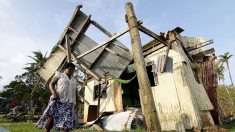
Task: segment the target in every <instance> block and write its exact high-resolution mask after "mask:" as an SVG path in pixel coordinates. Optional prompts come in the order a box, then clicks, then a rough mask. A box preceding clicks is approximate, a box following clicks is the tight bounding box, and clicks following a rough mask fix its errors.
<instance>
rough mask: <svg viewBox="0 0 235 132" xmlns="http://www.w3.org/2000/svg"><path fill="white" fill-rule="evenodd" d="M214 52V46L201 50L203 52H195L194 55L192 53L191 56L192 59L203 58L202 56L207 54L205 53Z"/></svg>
mask: <svg viewBox="0 0 235 132" xmlns="http://www.w3.org/2000/svg"><path fill="white" fill-rule="evenodd" d="M214 52H215V49H214V48H211V49H208V50H205V51H203V52H200V53H198V54H196V55H193V56H192V58H193V59H194V60H196V61H197V60H200V61H201V60H203V57H204V56H205V55H207V54H212V53H214Z"/></svg>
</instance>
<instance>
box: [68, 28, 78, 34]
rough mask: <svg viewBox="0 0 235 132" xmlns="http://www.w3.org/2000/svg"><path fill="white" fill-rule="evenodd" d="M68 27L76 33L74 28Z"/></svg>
mask: <svg viewBox="0 0 235 132" xmlns="http://www.w3.org/2000/svg"><path fill="white" fill-rule="evenodd" d="M69 29H70V30H71V31H73V32H74V33H78V32H77V31H76V30H75V29H73V28H72V27H69Z"/></svg>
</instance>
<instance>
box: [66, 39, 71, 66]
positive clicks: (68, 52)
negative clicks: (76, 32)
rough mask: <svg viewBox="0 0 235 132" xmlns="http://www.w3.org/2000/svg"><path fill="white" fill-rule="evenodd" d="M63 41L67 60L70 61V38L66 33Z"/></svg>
mask: <svg viewBox="0 0 235 132" xmlns="http://www.w3.org/2000/svg"><path fill="white" fill-rule="evenodd" d="M65 43H66V49H67V52H66V53H67V61H68V62H71V49H70V40H69V37H68V36H67V35H65Z"/></svg>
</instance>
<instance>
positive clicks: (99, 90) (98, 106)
mask: <svg viewBox="0 0 235 132" xmlns="http://www.w3.org/2000/svg"><path fill="white" fill-rule="evenodd" d="M100 93H101V84H100V82H99V86H98V103H97V116H99V115H100V97H101V96H100Z"/></svg>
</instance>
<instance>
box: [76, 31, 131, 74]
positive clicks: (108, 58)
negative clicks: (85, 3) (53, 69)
mask: <svg viewBox="0 0 235 132" xmlns="http://www.w3.org/2000/svg"><path fill="white" fill-rule="evenodd" d="M76 42H77V43H76V44H74V45H73V47H72V52H73V53H75V54H76V55H77V56H78V55H81V54H82V53H84V52H86V51H89V50H90V49H92V48H93V47H95V46H97V45H98V43H96V42H95V41H94V40H92V39H91V38H90V37H88V36H86V35H85V34H82V35H81V36H80V37H79V38H78V39H77V40H76ZM117 45H121V46H123V47H125V46H124V45H123V44H121V43H120V42H118V41H113V42H110V44H109V45H108V46H107V48H109V49H111V50H112V51H114V52H115V53H117V54H118V55H113V54H112V53H110V52H109V51H107V50H103V51H102V48H103V47H100V48H98V49H97V50H95V51H93V52H91V53H89V54H88V55H85V56H84V57H82V58H81V60H82V61H83V62H84V63H85V64H86V65H87V66H88V67H90V69H91V70H92V71H93V72H95V73H96V74H98V75H99V76H100V77H101V78H105V76H106V75H111V76H113V77H116V78H119V76H120V75H121V73H122V72H123V71H124V70H125V68H126V67H127V66H128V64H129V63H130V61H131V60H132V54H131V53H130V52H129V51H125V50H123V49H122V48H120V47H119V46H117ZM101 52H102V53H101ZM99 54H100V56H98V55H99ZM96 57H98V58H96Z"/></svg>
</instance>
